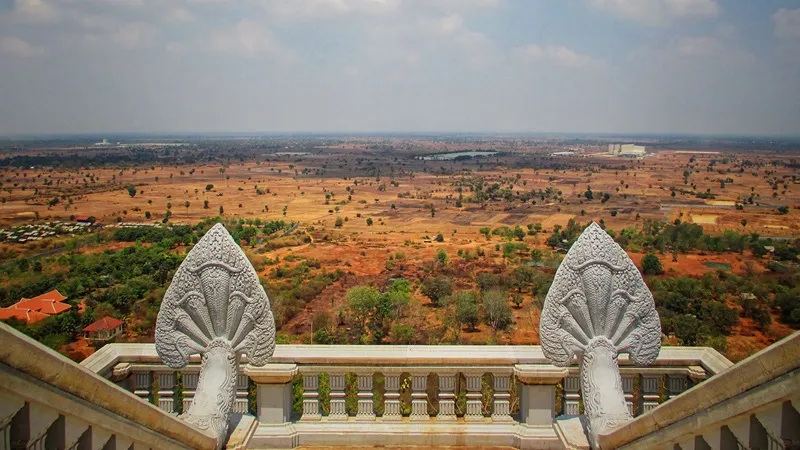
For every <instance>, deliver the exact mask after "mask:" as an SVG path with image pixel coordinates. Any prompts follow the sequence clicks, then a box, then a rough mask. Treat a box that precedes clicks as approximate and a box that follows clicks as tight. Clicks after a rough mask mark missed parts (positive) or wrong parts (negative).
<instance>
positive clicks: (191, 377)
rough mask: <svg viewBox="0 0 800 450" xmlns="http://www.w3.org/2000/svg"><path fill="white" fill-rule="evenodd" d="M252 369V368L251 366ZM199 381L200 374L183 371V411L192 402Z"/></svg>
mask: <svg viewBox="0 0 800 450" xmlns="http://www.w3.org/2000/svg"><path fill="white" fill-rule="evenodd" d="M251 367H252V366H251ZM198 381H200V372H196V371H193V370H192V371H190V370H185V371H183V410H184V411H188V410H189V407H190V406H192V402H193V401H194V394H195V392H196V391H197V382H198Z"/></svg>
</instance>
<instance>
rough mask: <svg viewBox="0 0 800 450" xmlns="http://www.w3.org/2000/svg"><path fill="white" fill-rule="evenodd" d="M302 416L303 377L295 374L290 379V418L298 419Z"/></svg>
mask: <svg viewBox="0 0 800 450" xmlns="http://www.w3.org/2000/svg"><path fill="white" fill-rule="evenodd" d="M302 415H303V375H302V374H297V376H295V377H294V378H293V379H292V416H293V417H294V418H299V417H300V416H302Z"/></svg>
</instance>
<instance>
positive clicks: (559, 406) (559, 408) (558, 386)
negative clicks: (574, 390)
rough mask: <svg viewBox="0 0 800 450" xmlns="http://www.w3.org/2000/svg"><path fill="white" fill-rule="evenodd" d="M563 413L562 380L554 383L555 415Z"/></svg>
mask: <svg viewBox="0 0 800 450" xmlns="http://www.w3.org/2000/svg"><path fill="white" fill-rule="evenodd" d="M562 414H564V381H563V380H562V381H559V382H558V383H556V417H558V416H560V415H562Z"/></svg>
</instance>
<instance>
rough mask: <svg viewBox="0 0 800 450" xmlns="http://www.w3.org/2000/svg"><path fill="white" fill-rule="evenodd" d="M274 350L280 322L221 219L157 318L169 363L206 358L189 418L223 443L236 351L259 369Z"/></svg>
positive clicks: (183, 268) (186, 264)
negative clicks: (274, 315)
mask: <svg viewBox="0 0 800 450" xmlns="http://www.w3.org/2000/svg"><path fill="white" fill-rule="evenodd" d="M274 349H275V322H274V320H273V317H272V311H270V306H269V299H268V298H267V294H266V292H264V288H263V287H262V286H261V284H260V283H259V280H258V275H257V274H256V271H255V269H253V266H252V265H251V264H250V262H249V261H248V260H247V257H246V256H245V254H244V252H242V250H241V249H240V248H239V246H238V245H236V243H235V242H234V241H233V238H231V235H230V234H228V231H227V230H226V229H225V227H224V226H222V224H217V225H215V226H214V227H213V228H211V230H209V231H208V233H206V235H205V236H203V238H202V239H200V241H199V242H198V243H197V245H195V247H194V248H193V249H192V250H191V251H190V252H189V255H188V256H187V257H186V260H184V261H183V263H182V264H181V265H180V267H178V270H177V272H176V273H175V277H174V278H173V279H172V283H171V284H170V285H169V288H168V289H167V292H166V294H165V295H164V300H163V301H162V303H161V309H160V311H159V312H158V320H157V322H156V350H157V351H158V355H159V356H160V357H161V359H162V360H163V361H164V363H166V364H167V365H168V366H169V367H172V368H174V369H179V368H181V367H184V366H185V365H186V363H187V362H188V361H189V357H190V356H191V355H196V354H199V355H201V357H202V358H201V359H202V365H201V368H200V378H199V380H198V384H197V393H196V394H195V397H194V399H193V401H192V405H191V406H190V407H189V410H188V411H187V412H186V413H185V414H184V416H183V417H184V419H185V420H187V421H188V422H191V423H194V424H195V425H197V426H198V427H200V428H201V429H209V430H211V431H212V432H213V433H214V434H215V435H216V436H217V443H218V447H220V448H221V447H222V445H223V444H224V443H225V438H226V435H227V432H228V424H229V422H230V415H231V411H232V408H233V402H234V400H235V395H236V377H237V375H238V373H239V355H240V354H242V353H245V354H247V357H248V360H249V362H250V364H253V365H256V366H262V365H264V364H266V362H267V359H268V358H269V357H270V356H272V352H273V350H274Z"/></svg>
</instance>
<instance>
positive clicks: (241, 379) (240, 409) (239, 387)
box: [233, 373, 250, 414]
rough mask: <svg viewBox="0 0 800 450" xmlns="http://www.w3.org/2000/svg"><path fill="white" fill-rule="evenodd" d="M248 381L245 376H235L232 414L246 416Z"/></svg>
mask: <svg viewBox="0 0 800 450" xmlns="http://www.w3.org/2000/svg"><path fill="white" fill-rule="evenodd" d="M249 382H250V379H249V378H248V377H247V375H244V374H241V373H240V374H239V375H237V376H236V400H235V402H234V404H233V412H234V413H238V414H247V411H248V409H249V408H248V404H247V403H248V394H247V385H248V384H249Z"/></svg>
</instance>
